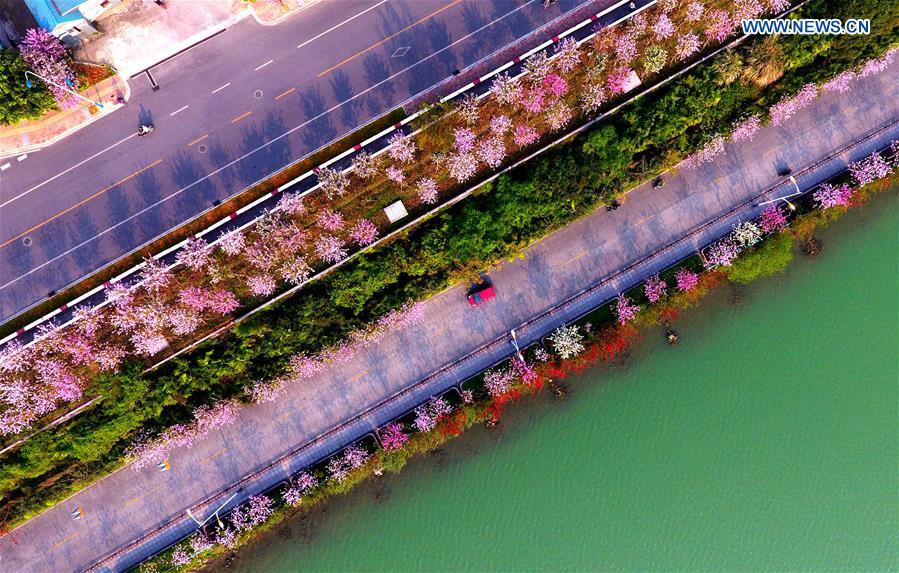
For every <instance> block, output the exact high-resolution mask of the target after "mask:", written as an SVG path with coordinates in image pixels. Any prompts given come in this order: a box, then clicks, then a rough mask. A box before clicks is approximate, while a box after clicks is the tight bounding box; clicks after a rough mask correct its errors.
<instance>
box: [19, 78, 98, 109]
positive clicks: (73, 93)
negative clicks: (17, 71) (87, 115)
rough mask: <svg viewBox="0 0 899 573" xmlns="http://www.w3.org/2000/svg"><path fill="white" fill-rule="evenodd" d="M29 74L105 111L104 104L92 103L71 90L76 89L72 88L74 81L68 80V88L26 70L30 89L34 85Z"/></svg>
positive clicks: (26, 81) (26, 80)
mask: <svg viewBox="0 0 899 573" xmlns="http://www.w3.org/2000/svg"><path fill="white" fill-rule="evenodd" d="M28 74H31V75H32V76H34V77H36V78H37V79H39V80H41V81H42V82H44V83H47V84H50V85H53V86H56V87H58V88H59V89H61V90H64V91H67V92H69V93H70V94H72V95H73V96H75V97H77V98H80V99H83V100H84V101H86V102H87V103H89V104H91V105H95V106H97V108H99V109H103V104H102V103H100V102H98V101H91V100H89V99H87V98H86V97H84V96H83V95H81V94H80V93H78V92H76V91H74V90H73V89H71V88H72V87H74V86H72V80H70V79H69V78H66V85H67V86H69V87H66V86H63V85H60V84H58V83H56V82H54V81H51V80H48V79H47V78H45V77H43V76H39V75H37V74H36V73H34V72H32V71H29V70H25V86H26V87H27V88H28V89H31V88H32V87H34V84H32V83H31V80H29V79H28Z"/></svg>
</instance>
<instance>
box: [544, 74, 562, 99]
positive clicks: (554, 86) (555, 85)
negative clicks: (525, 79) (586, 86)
mask: <svg viewBox="0 0 899 573" xmlns="http://www.w3.org/2000/svg"><path fill="white" fill-rule="evenodd" d="M543 89H544V90H545V91H544V93H550V94H552V95H553V96H555V97H562V96H563V95H565V94H566V93H567V92H568V82H566V81H565V78H563V77H562V76H560V75H559V74H547V75H546V77H545V78H543Z"/></svg>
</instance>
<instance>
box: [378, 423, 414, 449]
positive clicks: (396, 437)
mask: <svg viewBox="0 0 899 573" xmlns="http://www.w3.org/2000/svg"><path fill="white" fill-rule="evenodd" d="M378 436H379V437H380V438H381V446H382V447H383V448H384V449H385V450H398V449H400V448H402V447H403V445H404V444H405V443H406V442H408V441H409V435H408V434H406V433H405V432H404V431H403V425H402V424H399V423H396V422H394V423H392V424H388V425H386V426H384V427H383V428H382V429H381V431H379V432H378Z"/></svg>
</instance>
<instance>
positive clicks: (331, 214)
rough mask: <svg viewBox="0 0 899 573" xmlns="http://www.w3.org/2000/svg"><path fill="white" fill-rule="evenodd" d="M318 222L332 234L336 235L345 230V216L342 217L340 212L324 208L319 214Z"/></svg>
mask: <svg viewBox="0 0 899 573" xmlns="http://www.w3.org/2000/svg"><path fill="white" fill-rule="evenodd" d="M316 222H317V223H318V226H319V227H321V228H322V229H324V230H326V231H329V232H331V233H336V232H337V231H339V230H340V229H341V228H343V215H341V214H340V212H339V211H332V210H331V209H328V208H327V207H324V208H323V209H322V210H321V211H319V212H318V217H317V220H316Z"/></svg>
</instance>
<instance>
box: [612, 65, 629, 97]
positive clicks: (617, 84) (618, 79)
mask: <svg viewBox="0 0 899 573" xmlns="http://www.w3.org/2000/svg"><path fill="white" fill-rule="evenodd" d="M634 75H635V74H634V70H632V69H631V68H627V67H623V68H616V69H614V70H612V71H611V72H609V75H608V76H606V87H608V88H609V93H610V94H612V95H616V94H620V93H624V92H625V91H627V90H628V89H630V87H632V84H633V81H632V77H633V76H634Z"/></svg>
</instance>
